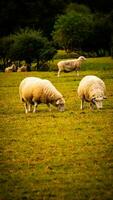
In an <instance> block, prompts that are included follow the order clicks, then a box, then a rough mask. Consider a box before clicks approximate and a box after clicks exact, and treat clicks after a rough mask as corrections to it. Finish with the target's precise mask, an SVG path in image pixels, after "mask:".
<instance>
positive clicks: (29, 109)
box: [28, 104, 32, 112]
mask: <svg viewBox="0 0 113 200" xmlns="http://www.w3.org/2000/svg"><path fill="white" fill-rule="evenodd" d="M31 109H32V105H31V104H28V112H31Z"/></svg>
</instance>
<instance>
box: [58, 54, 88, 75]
mask: <svg viewBox="0 0 113 200" xmlns="http://www.w3.org/2000/svg"><path fill="white" fill-rule="evenodd" d="M85 60H86V58H85V57H84V56H80V57H79V58H78V59H73V60H72V59H71V60H64V61H60V62H58V63H57V66H58V77H59V76H60V72H61V71H65V72H71V71H74V70H75V71H76V72H77V76H79V70H80V66H81V63H82V62H83V61H85Z"/></svg>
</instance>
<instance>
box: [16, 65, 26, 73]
mask: <svg viewBox="0 0 113 200" xmlns="http://www.w3.org/2000/svg"><path fill="white" fill-rule="evenodd" d="M17 72H27V66H26V65H23V66H21V67H18V70H17Z"/></svg>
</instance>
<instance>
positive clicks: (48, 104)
mask: <svg viewBox="0 0 113 200" xmlns="http://www.w3.org/2000/svg"><path fill="white" fill-rule="evenodd" d="M47 106H48V108H49V111H50V112H51V107H50V103H47Z"/></svg>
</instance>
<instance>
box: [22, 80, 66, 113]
mask: <svg viewBox="0 0 113 200" xmlns="http://www.w3.org/2000/svg"><path fill="white" fill-rule="evenodd" d="M19 94H20V100H21V101H22V102H24V107H25V113H28V112H31V107H32V105H34V109H33V112H34V113H35V112H36V111H37V106H38V104H40V103H44V104H47V106H48V107H49V108H50V104H52V105H54V106H56V107H57V108H58V110H59V111H64V109H65V108H64V105H65V100H64V98H63V96H62V94H61V93H60V92H59V91H58V90H57V89H56V88H55V87H54V86H53V84H52V83H51V82H50V81H49V80H46V79H40V78H37V77H27V78H25V79H23V80H22V81H21V83H20V86H19Z"/></svg>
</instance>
